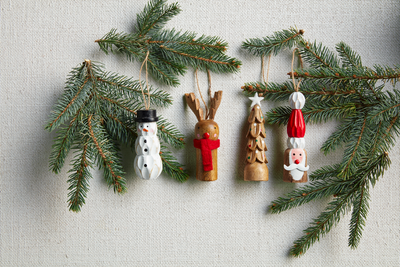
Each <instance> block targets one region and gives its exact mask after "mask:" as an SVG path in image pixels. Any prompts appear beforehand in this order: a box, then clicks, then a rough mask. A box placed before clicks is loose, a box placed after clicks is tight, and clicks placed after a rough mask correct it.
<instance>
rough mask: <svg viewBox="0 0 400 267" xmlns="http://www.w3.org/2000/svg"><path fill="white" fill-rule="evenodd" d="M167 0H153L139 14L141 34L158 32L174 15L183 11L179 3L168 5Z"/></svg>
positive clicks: (138, 24) (138, 26)
mask: <svg viewBox="0 0 400 267" xmlns="http://www.w3.org/2000/svg"><path fill="white" fill-rule="evenodd" d="M166 2H167V1H166V0H151V1H150V2H149V3H148V4H147V5H146V7H145V8H144V10H143V12H142V13H140V14H138V15H137V31H138V33H139V35H141V36H144V35H146V34H152V33H153V32H157V31H159V30H160V29H162V27H164V25H165V24H166V23H167V22H168V21H169V20H170V19H171V18H172V17H174V16H176V15H177V14H179V13H180V12H181V9H180V7H179V5H178V3H174V4H171V5H166Z"/></svg>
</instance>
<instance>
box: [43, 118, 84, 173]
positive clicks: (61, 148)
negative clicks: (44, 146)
mask: <svg viewBox="0 0 400 267" xmlns="http://www.w3.org/2000/svg"><path fill="white" fill-rule="evenodd" d="M79 113H80V111H78V112H77V114H76V115H75V117H74V118H73V119H72V120H71V122H70V124H69V125H68V127H66V128H62V129H61V130H60V131H59V132H58V136H57V137H56V138H55V141H54V145H53V150H52V152H51V154H50V159H49V166H50V169H51V170H52V171H53V172H54V173H59V171H60V170H61V168H62V167H63V165H64V162H65V158H66V157H67V154H68V152H69V151H70V148H71V145H72V143H73V140H74V136H75V132H76V128H77V126H78V123H79V121H78V120H77V117H78V115H79Z"/></svg>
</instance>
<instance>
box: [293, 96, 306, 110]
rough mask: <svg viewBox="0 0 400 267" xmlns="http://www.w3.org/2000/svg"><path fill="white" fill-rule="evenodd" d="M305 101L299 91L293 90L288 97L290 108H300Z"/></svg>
mask: <svg viewBox="0 0 400 267" xmlns="http://www.w3.org/2000/svg"><path fill="white" fill-rule="evenodd" d="M305 103H306V99H305V98H304V95H303V94H302V93H300V92H294V93H292V94H291V95H290V97H289V104H290V107H291V108H292V109H302V108H303V107H304V104H305Z"/></svg>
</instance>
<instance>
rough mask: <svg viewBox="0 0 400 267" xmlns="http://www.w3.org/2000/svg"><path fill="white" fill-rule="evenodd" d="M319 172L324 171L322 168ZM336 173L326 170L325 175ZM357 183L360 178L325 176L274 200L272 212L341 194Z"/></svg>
mask: <svg viewBox="0 0 400 267" xmlns="http://www.w3.org/2000/svg"><path fill="white" fill-rule="evenodd" d="M328 167H330V166H326V167H325V168H328ZM325 170H326V169H325ZM319 172H323V171H322V170H320V171H319ZM334 173H335V172H333V171H332V172H330V173H329V174H328V173H326V172H325V174H324V175H325V176H327V175H331V174H334ZM336 173H337V171H336ZM357 183H359V181H358V180H342V179H338V178H326V177H325V179H323V180H315V181H313V182H312V183H311V184H310V185H305V186H303V187H301V188H299V189H296V190H294V191H292V192H291V193H289V194H288V195H287V197H285V198H283V197H279V198H278V199H277V200H275V201H273V202H272V205H271V206H270V209H271V212H272V213H281V212H282V211H285V210H288V209H291V208H294V207H298V206H301V205H303V204H305V203H308V202H310V201H312V200H316V199H321V198H324V197H329V196H332V195H338V194H341V193H342V192H344V191H347V190H348V189H349V188H352V187H354V185H355V184H357Z"/></svg>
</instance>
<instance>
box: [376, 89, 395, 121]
mask: <svg viewBox="0 0 400 267" xmlns="http://www.w3.org/2000/svg"><path fill="white" fill-rule="evenodd" d="M399 102H400V91H398V90H396V89H394V90H393V93H392V92H390V91H388V92H386V95H382V101H380V102H379V103H378V104H377V105H376V106H375V107H374V109H373V110H372V112H371V118H372V120H373V121H374V122H376V123H377V122H379V121H383V120H385V121H388V120H390V119H391V118H393V117H397V116H399V115H400V103H399Z"/></svg>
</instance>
